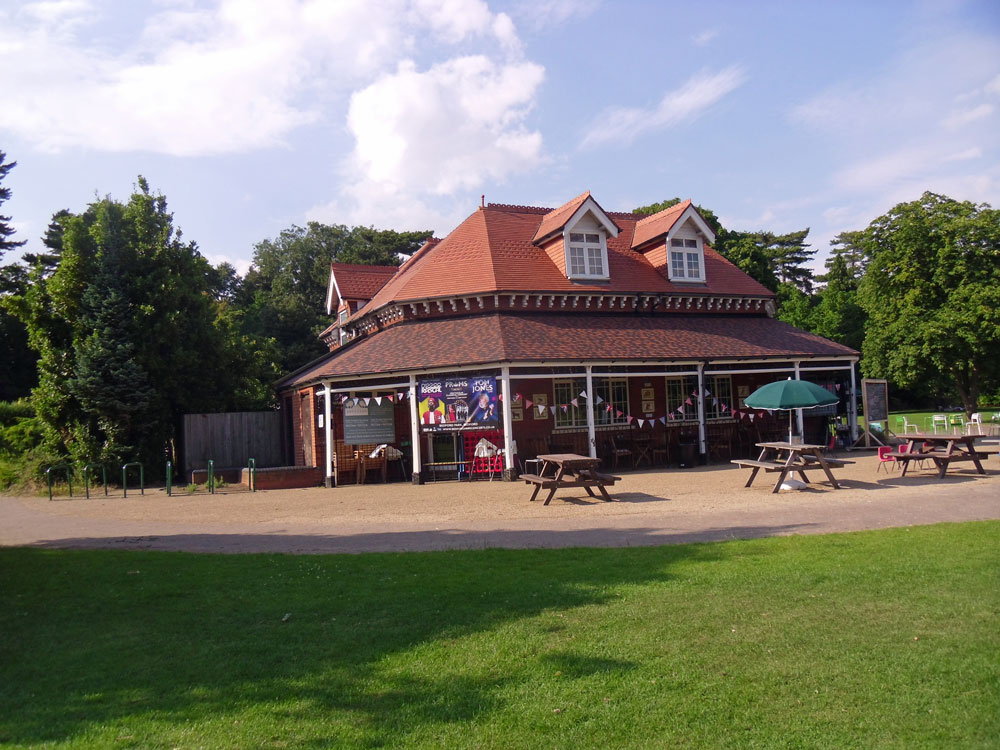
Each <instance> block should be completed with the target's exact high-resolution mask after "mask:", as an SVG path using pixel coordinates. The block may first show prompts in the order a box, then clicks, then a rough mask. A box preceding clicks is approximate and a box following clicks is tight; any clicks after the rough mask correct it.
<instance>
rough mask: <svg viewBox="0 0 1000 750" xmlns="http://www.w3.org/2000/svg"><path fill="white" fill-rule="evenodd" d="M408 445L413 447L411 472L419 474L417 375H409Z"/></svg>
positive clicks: (417, 475)
mask: <svg viewBox="0 0 1000 750" xmlns="http://www.w3.org/2000/svg"><path fill="white" fill-rule="evenodd" d="M409 389H410V445H411V447H412V448H413V466H412V467H411V472H410V473H411V474H412V475H413V476H415V477H419V476H420V417H419V416H418V415H417V376H416V375H410V383H409Z"/></svg>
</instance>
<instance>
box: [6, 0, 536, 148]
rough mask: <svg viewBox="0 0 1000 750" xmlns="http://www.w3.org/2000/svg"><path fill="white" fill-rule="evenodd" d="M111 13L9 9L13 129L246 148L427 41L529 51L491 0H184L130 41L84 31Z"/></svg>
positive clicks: (131, 143)
mask: <svg viewBox="0 0 1000 750" xmlns="http://www.w3.org/2000/svg"><path fill="white" fill-rule="evenodd" d="M103 12H104V13H105V14H108V15H110V13H111V12H113V10H111V9H107V8H105V9H104V11H103ZM106 20H107V18H106V16H102V15H101V12H100V11H99V10H95V9H93V8H91V7H89V5H88V4H87V3H85V2H82V0H62V1H61V2H44V3H35V4H31V5H26V6H22V7H21V8H19V9H17V10H14V11H6V12H3V11H0V26H3V27H4V28H5V40H6V41H4V42H0V45H2V46H0V88H2V90H3V91H4V92H5V100H6V102H7V105H6V106H4V107H3V108H2V109H0V131H8V132H11V133H14V134H15V135H17V136H20V137H22V138H24V139H25V140H26V141H27V142H29V143H32V144H34V145H35V146H36V147H38V148H40V149H43V150H47V151H60V150H63V149H66V148H77V147H82V148H90V149H97V150H104V151H137V150H145V151H153V152H158V153H165V154H171V155H179V156H193V155H204V154H218V153H232V152H245V151H248V150H253V149H258V148H265V147H275V146H281V145H282V144H283V143H284V142H285V139H286V137H287V136H288V135H289V134H290V133H291V132H292V131H293V130H294V129H296V128H298V127H300V126H302V125H304V124H307V123H313V122H316V121H319V120H322V119H324V118H326V117H327V116H328V109H329V104H330V102H331V101H336V100H338V99H342V98H343V97H344V96H346V94H347V92H348V91H350V90H351V88H354V87H356V86H359V85H364V84H365V83H367V82H369V81H371V80H372V79H373V78H374V77H376V76H378V75H379V74H380V73H382V72H383V71H385V70H386V69H387V68H390V69H391V68H392V67H393V66H395V65H396V64H397V62H398V61H399V60H401V59H404V58H405V56H407V55H408V54H410V53H411V52H412V51H413V49H414V48H415V47H416V46H417V44H418V42H417V39H419V44H420V45H422V46H423V45H428V44H429V45H438V46H440V45H446V44H457V43H459V42H463V41H467V40H476V41H477V42H478V43H483V42H486V43H489V44H494V45H497V46H499V47H500V48H501V49H503V50H504V51H505V53H506V54H509V55H516V54H518V50H519V42H518V39H517V34H516V30H515V29H514V27H513V24H512V23H511V22H510V19H509V18H507V17H506V16H504V15H503V14H493V13H491V12H490V10H489V8H488V7H487V6H486V4H485V3H484V2H482V0H445V2H441V1H440V0H435V1H434V2H431V1H430V0H379V2H367V1H366V0H341V1H339V2H326V1H325V0H294V1H293V2H289V3H273V2H269V1H268V0H257V1H256V2H249V1H248V0H219V1H218V2H217V3H215V4H213V5H210V6H204V5H198V6H197V7H195V6H191V5H186V4H184V5H182V4H175V5H171V6H166V7H162V10H160V11H159V12H156V13H154V14H153V15H151V16H149V17H148V18H146V19H145V20H144V21H143V23H142V24H141V28H140V29H139V33H138V34H137V35H133V36H130V37H129V38H128V40H127V41H125V42H121V43H120V44H119V46H118V47H115V46H114V45H113V44H110V43H108V40H107V39H106V38H103V37H99V35H98V34H96V33H84V32H85V31H87V32H94V31H95V30H97V29H101V28H102V26H101V24H102V22H105V21H106ZM98 39H100V41H97V40H98Z"/></svg>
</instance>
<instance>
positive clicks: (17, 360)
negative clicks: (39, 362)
mask: <svg viewBox="0 0 1000 750" xmlns="http://www.w3.org/2000/svg"><path fill="white" fill-rule="evenodd" d="M16 166H17V162H16V161H12V162H8V161H7V155H6V154H5V153H4V152H3V151H0V206H3V204H4V203H5V202H6V201H8V200H10V196H11V190H10V188H9V187H5V186H4V185H3V181H4V178H6V177H7V173H8V172H10V170H12V169H13V168H14V167H16ZM10 222H11V217H10V216H3V215H0V260H3V256H4V255H5V254H6V253H7V251H8V250H13V249H15V248H18V247H21V246H22V245H24V243H25V240H14V239H12V237H13V236H14V227H12V226H11V224H10ZM26 282H27V274H26V273H25V270H24V267H23V266H21V265H20V264H11V265H7V266H2V267H0V401H11V400H14V399H17V398H21V397H22V396H27V395H28V393H29V392H30V391H31V388H32V387H33V386H34V385H35V382H36V379H35V356H34V354H33V353H32V352H31V350H30V349H29V348H28V332H27V330H26V329H25V327H24V324H23V323H21V321H19V320H18V319H17V318H16V317H14V316H13V315H12V314H11V313H10V312H9V311H8V310H7V309H6V308H5V306H4V299H5V298H7V297H9V296H11V295H14V294H17V293H19V292H21V291H23V290H24V286H25V284H26Z"/></svg>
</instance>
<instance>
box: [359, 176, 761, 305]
mask: <svg viewBox="0 0 1000 750" xmlns="http://www.w3.org/2000/svg"><path fill="white" fill-rule="evenodd" d="M587 196H588V193H584V194H583V195H582V196H579V197H578V198H576V199H574V200H573V201H570V203H568V204H566V206H572V205H573V204H574V203H575V202H576V201H580V203H582V200H581V199H583V200H585V199H586V198H587ZM580 203H577V205H576V208H579V205H580ZM680 205H683V204H680ZM673 208H676V207H672V208H671V209H668V210H667V212H670V211H672V210H673ZM559 210H560V211H561V210H562V209H559ZM574 210H576V209H575V208H574ZM667 212H661V215H662V214H663V213H667ZM551 215H552V212H546V213H545V214H542V212H541V211H539V210H538V209H531V208H526V207H520V206H496V205H493V204H491V205H488V206H487V207H486V208H484V209H479V210H477V211H476V212H475V213H474V214H472V215H471V216H470V217H469V218H468V219H466V220H465V221H464V222H462V223H461V224H460V225H459V226H458V227H457V228H456V229H455V230H454V231H453V232H451V234H449V235H448V236H447V237H445V238H444V239H443V240H441V241H440V242H438V243H436V244H433V245H430V246H427V247H426V248H425V249H424V250H423V251H422V252H419V253H418V254H415V255H414V256H413V257H412V258H411V259H410V260H409V261H407V262H406V263H405V264H404V265H403V266H402V267H401V268H400V270H399V272H398V273H397V274H396V275H395V276H394V277H393V278H392V279H390V280H389V282H388V283H387V284H386V285H385V286H384V287H382V289H381V290H380V291H379V292H378V294H377V295H375V297H374V298H373V299H372V301H371V302H370V303H369V304H368V305H366V306H365V307H364V308H363V309H362V311H361V314H362V315H363V314H365V313H368V312H371V311H373V310H377V309H379V308H380V307H383V306H384V305H387V304H389V303H391V302H404V301H407V300H417V299H427V298H436V297H449V296H460V295H475V294H491V293H494V292H556V293H575V292H580V293H587V292H594V293H603V294H629V293H635V292H646V293H654V294H655V293H661V292H662V293H666V294H670V293H673V294H684V293H689V292H690V293H695V294H717V295H751V296H759V297H768V298H770V297H773V296H774V295H773V294H772V293H771V291H770V290H768V289H767V288H765V287H764V286H762V285H761V284H759V283H757V282H756V281H754V280H753V279H752V278H750V277H749V276H747V275H746V274H745V273H743V272H742V271H741V270H739V269H738V268H737V267H736V266H734V265H732V264H731V263H729V262H728V261H726V260H725V259H724V258H722V256H720V255H719V254H718V253H716V252H714V251H713V250H711V249H710V248H706V249H705V277H706V279H707V283H704V284H690V283H688V284H684V283H675V282H671V281H670V280H669V279H667V277H666V267H665V262H664V263H662V264H661V263H659V262H657V265H654V264H653V263H652V262H650V258H648V257H646V255H644V254H643V253H638V252H636V251H634V250H632V244H633V232H634V231H635V229H636V225H637V223H638V222H639V221H640V217H639V216H637V215H635V214H624V213H614V214H610V215H609V216H612V217H613V219H614V221H615V223H616V224H617V225H618V227H619V229H620V232H619V234H618V236H617V237H608V267H609V271H610V279H609V281H605V282H600V281H587V282H582V281H570V280H569V279H568V278H566V274H565V273H564V272H563V270H561V269H560V267H559V266H558V265H557V264H556V262H555V261H553V260H552V258H550V257H549V255H548V254H547V253H546V252H545V250H544V249H542V248H539V247H537V246H536V245H535V244H533V239H534V238H535V237H536V236H538V232H539V227H540V226H541V223H542V221H543V220H544V219H545V218H547V217H549V216H551ZM658 216H659V215H658ZM650 218H655V217H650ZM662 255H663V257H664V258H665V257H666V254H665V253H663V254H662Z"/></svg>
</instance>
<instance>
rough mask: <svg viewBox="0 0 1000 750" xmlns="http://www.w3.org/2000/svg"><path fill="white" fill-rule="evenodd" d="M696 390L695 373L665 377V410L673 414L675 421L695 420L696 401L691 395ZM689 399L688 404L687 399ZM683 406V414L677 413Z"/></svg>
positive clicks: (696, 416)
mask: <svg viewBox="0 0 1000 750" xmlns="http://www.w3.org/2000/svg"><path fill="white" fill-rule="evenodd" d="M697 390H698V377H697V376H696V375H686V376H685V377H683V378H667V411H668V412H669V413H670V414H673V415H674V421H675V422H677V421H679V422H697V421H698V402H697V401H696V400H695V398H694V397H693V396H692V395H691V394H692V393H695V392H697ZM689 398H690V399H691V403H690V404H688V403H687V400H688V399H689ZM681 407H684V413H683V414H677V413H676V412H677V410H678V409H680V408H681Z"/></svg>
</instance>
